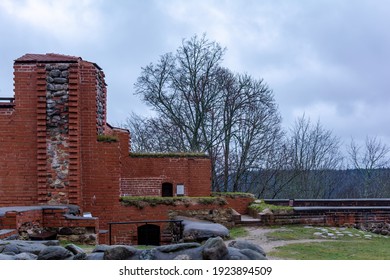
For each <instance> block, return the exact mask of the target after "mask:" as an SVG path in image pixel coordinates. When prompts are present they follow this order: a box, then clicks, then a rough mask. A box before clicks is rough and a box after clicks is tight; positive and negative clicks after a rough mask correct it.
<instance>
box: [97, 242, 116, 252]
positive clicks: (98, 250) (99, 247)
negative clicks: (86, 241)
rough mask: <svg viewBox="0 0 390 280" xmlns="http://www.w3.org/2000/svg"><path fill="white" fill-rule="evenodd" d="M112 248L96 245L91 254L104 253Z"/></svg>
mask: <svg viewBox="0 0 390 280" xmlns="http://www.w3.org/2000/svg"><path fill="white" fill-rule="evenodd" d="M113 247H114V246H110V245H106V244H101V245H97V246H96V247H95V248H94V249H93V251H92V253H104V252H105V251H107V250H109V249H111V248H113Z"/></svg>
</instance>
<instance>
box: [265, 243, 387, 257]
mask: <svg viewBox="0 0 390 280" xmlns="http://www.w3.org/2000/svg"><path fill="white" fill-rule="evenodd" d="M268 255H270V256H273V257H278V258H282V259H294V260H390V240H387V239H372V240H362V239H357V240H350V241H331V242H317V243H314V242H313V243H301V244H290V245H286V246H282V247H278V248H277V251H273V252H270V253H269V254H268Z"/></svg>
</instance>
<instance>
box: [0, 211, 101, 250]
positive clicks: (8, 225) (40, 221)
mask: <svg viewBox="0 0 390 280" xmlns="http://www.w3.org/2000/svg"><path fill="white" fill-rule="evenodd" d="M7 210H8V211H5V213H4V215H3V216H0V221H1V227H2V229H9V230H14V231H13V233H14V234H15V233H17V238H18V239H23V240H28V239H30V238H31V237H33V236H34V237H35V238H40V237H39V236H40V235H42V234H43V233H53V235H54V236H57V238H58V239H60V240H67V241H70V242H76V243H80V244H89V245H95V244H98V243H99V240H98V232H99V220H98V219H97V218H89V217H88V218H87V217H82V216H75V215H73V214H69V212H70V209H69V208H68V207H67V206H31V207H27V206H26V207H14V208H13V209H12V207H11V208H10V209H8V208H7ZM8 236H9V234H8Z"/></svg>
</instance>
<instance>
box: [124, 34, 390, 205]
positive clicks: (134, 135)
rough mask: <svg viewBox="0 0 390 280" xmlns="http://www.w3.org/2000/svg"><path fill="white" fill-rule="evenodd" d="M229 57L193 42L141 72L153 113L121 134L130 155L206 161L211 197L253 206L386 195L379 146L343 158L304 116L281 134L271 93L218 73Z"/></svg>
mask: <svg viewBox="0 0 390 280" xmlns="http://www.w3.org/2000/svg"><path fill="white" fill-rule="evenodd" d="M225 53H226V49H225V48H223V47H222V46H221V45H220V44H219V43H217V42H215V41H210V40H208V39H207V38H206V35H203V36H201V37H199V36H196V35H195V36H193V37H192V38H190V39H188V40H183V41H182V44H181V46H179V48H178V49H177V50H176V52H174V53H167V54H164V55H162V56H161V57H160V58H159V59H158V61H157V62H155V63H150V64H149V65H147V66H146V67H143V68H142V70H141V74H140V76H139V77H138V79H137V82H136V83H135V85H134V89H135V94H136V95H138V96H139V97H140V98H141V99H142V100H143V102H145V104H147V105H148V106H149V107H150V108H151V110H152V111H153V112H154V114H153V116H151V117H144V116H139V115H136V114H134V113H132V114H131V115H130V117H129V118H128V119H127V121H126V123H125V124H124V125H123V126H124V127H126V128H128V129H129V130H130V131H131V141H132V143H131V146H132V150H133V151H135V152H199V153H207V154H208V155H209V157H210V158H211V163H212V189H213V190H214V191H234V192H235V191H243V192H252V193H253V194H255V195H256V196H257V197H259V198H332V197H340V198H341V197H384V196H388V195H390V186H389V184H390V183H388V182H389V180H387V179H388V178H387V177H389V176H390V171H389V170H388V169H387V168H388V167H389V157H388V154H389V148H388V147H387V146H386V145H385V144H383V143H382V142H381V141H380V140H379V139H377V138H375V137H373V138H367V139H366V143H365V145H363V146H359V145H357V144H356V143H355V141H353V140H352V141H351V143H350V145H349V147H348V149H347V150H348V155H347V156H342V152H341V148H342V147H341V143H340V140H339V138H338V137H336V136H334V135H333V134H332V132H331V131H330V130H327V129H325V128H324V127H323V126H322V125H321V123H320V122H319V121H317V122H315V123H313V122H312V121H311V120H310V119H309V118H307V117H306V116H305V115H303V116H302V117H300V118H298V119H297V120H296V122H295V124H294V125H293V127H291V128H290V129H289V130H285V129H283V128H282V125H281V116H280V114H279V111H278V106H277V104H276V102H275V99H274V96H273V92H272V90H271V89H270V88H269V86H268V85H267V84H266V83H265V81H264V80H263V79H257V78H254V77H252V76H251V75H249V74H246V73H244V74H242V73H233V72H232V71H231V70H229V69H227V68H225V67H223V66H222V61H223V57H224V54H225Z"/></svg>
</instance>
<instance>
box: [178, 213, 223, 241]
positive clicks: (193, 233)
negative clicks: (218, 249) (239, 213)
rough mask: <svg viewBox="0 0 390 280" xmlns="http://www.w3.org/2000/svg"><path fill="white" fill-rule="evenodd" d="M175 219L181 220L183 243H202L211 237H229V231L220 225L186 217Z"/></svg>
mask: <svg viewBox="0 0 390 280" xmlns="http://www.w3.org/2000/svg"><path fill="white" fill-rule="evenodd" d="M177 219H179V220H183V222H182V224H183V239H184V240H185V241H196V242H202V241H204V240H207V239H209V238H213V237H218V236H219V237H222V238H226V237H228V236H229V230H228V229H227V228H226V227H225V226H223V225H221V224H217V223H212V222H208V221H202V220H197V219H191V218H187V217H177Z"/></svg>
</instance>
